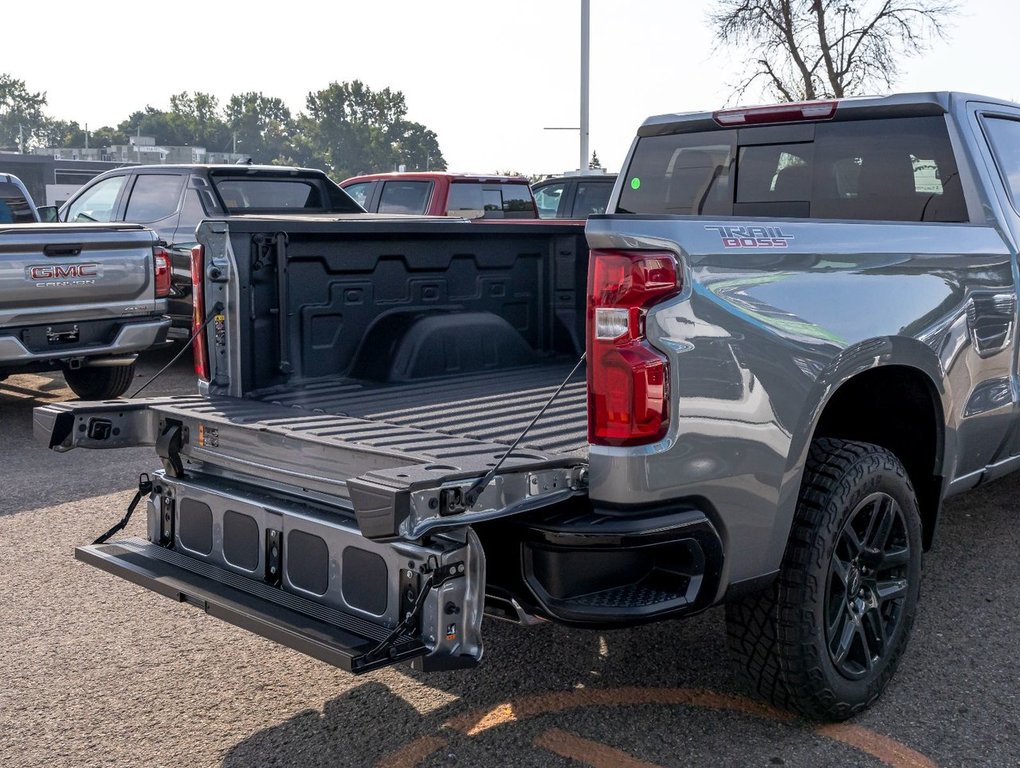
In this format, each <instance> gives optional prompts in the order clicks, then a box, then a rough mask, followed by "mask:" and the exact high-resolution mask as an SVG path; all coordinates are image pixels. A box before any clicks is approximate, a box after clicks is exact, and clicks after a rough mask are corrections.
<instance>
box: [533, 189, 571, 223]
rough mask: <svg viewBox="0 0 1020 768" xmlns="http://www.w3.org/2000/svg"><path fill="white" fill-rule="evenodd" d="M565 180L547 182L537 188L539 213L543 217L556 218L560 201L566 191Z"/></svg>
mask: <svg viewBox="0 0 1020 768" xmlns="http://www.w3.org/2000/svg"><path fill="white" fill-rule="evenodd" d="M566 189H567V185H566V183H565V182H562V181H561V182H559V183H556V184H546V185H545V186H542V187H538V188H537V189H536V190H535V202H536V203H537V204H538V215H539V217H541V218H543V219H555V218H556V212H557V211H558V210H559V208H560V201H561V200H562V199H563V193H564V192H565V191H566Z"/></svg>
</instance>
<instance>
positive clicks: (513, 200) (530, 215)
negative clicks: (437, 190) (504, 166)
mask: <svg viewBox="0 0 1020 768" xmlns="http://www.w3.org/2000/svg"><path fill="white" fill-rule="evenodd" d="M446 210H447V212H448V213H449V214H450V215H453V216H456V215H476V216H484V217H485V218H487V219H534V218H537V217H538V213H537V211H536V209H535V200H534V198H533V197H532V194H531V187H529V186H528V185H527V183H520V184H509V183H489V182H482V183H479V182H472V181H455V182H453V183H452V184H451V185H450V193H449V196H448V197H447V202H446Z"/></svg>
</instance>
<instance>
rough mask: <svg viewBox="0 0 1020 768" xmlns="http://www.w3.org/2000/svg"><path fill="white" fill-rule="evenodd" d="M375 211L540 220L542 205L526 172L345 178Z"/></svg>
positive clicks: (350, 190)
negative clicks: (505, 174) (494, 174)
mask: <svg viewBox="0 0 1020 768" xmlns="http://www.w3.org/2000/svg"><path fill="white" fill-rule="evenodd" d="M340 186H341V187H342V188H343V190H344V191H345V192H346V193H347V194H348V195H350V196H351V197H353V198H354V199H355V201H357V202H358V203H359V204H360V205H361V207H362V208H364V209H365V210H366V211H368V212H369V213H410V214H417V215H425V216H461V217H463V218H467V219H537V218H538V208H537V207H536V205H535V197H534V195H533V194H532V192H531V187H530V186H529V184H528V180H527V179H525V178H524V177H522V176H474V175H469V174H459V173H441V172H427V173H373V174H368V175H365V176H352V177H351V178H349V179H346V180H344V181H342V182H340Z"/></svg>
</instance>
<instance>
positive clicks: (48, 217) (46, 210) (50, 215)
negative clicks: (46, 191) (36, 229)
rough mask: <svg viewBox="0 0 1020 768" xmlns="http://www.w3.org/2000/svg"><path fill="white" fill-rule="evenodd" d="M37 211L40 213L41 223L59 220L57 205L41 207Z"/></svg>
mask: <svg viewBox="0 0 1020 768" xmlns="http://www.w3.org/2000/svg"><path fill="white" fill-rule="evenodd" d="M36 210H37V211H38V212H39V221H56V220H57V206H55V205H40V206H39V207H38V208H36Z"/></svg>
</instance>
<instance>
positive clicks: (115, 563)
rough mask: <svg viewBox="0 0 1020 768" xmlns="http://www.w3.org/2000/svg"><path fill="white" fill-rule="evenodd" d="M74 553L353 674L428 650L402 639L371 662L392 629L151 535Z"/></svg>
mask: <svg viewBox="0 0 1020 768" xmlns="http://www.w3.org/2000/svg"><path fill="white" fill-rule="evenodd" d="M74 554H75V557H76V558H77V559H78V560H81V561H82V562H84V563H88V564H89V565H92V566H95V567H97V568H100V569H102V570H104V571H107V572H109V573H112V574H114V575H115V576H120V577H121V578H123V579H126V580H127V581H130V582H133V583H135V584H138V585H140V586H143V587H145V588H147V589H150V590H152V591H154V592H157V593H159V594H161V595H165V596H166V597H170V598H172V599H174V600H177V601H178V602H186V603H191V604H193V605H195V606H197V607H199V608H202V609H203V610H204V611H205V612H206V613H208V614H209V615H211V616H215V617H216V618H219V619H223V620H224V621H227V622H229V623H231V624H234V625H236V626H239V627H241V628H243V629H247V630H249V631H251V632H253V633H255V634H257V635H260V636H262V637H266V638H268V639H270V640H273V641H275V642H277V643H280V644H281V645H285V646H287V647H289V648H293V649H295V650H297V651H301V652H302V653H305V654H307V655H309V656H312V657H314V658H316V659H319V660H321V661H325V662H327V663H328V664H332V665H333V666H336V667H340V668H341V669H345V670H347V671H348V672H355V673H361V672H367V671H369V670H372V669H377V668H379V667H384V666H388V665H390V664H395V663H397V662H399V661H403V660H406V659H411V658H415V657H418V656H423V655H424V654H425V653H427V651H428V649H427V648H426V647H425V646H424V645H423V644H422V643H421V641H419V640H416V639H414V638H410V637H401V638H399V639H398V640H397V641H396V643H395V644H394V650H395V652H393V653H391V654H389V655H388V656H384V657H383V658H380V659H373V660H371V661H368V660H366V658H365V656H366V654H368V653H369V652H370V651H371V650H372V649H373V648H375V647H376V646H377V645H378V643H379V642H380V641H381V640H383V639H384V638H385V637H386V636H387V635H388V634H389V632H390V630H389V629H388V628H386V627H383V626H379V625H377V624H373V623H372V622H369V621H365V620H364V619H361V618H359V617H357V616H352V615H350V614H347V613H344V612H342V611H338V610H335V609H333V608H330V607H328V606H324V605H320V604H318V603H315V602H313V601H311V600H307V599H305V598H303V597H300V596H298V595H293V594H291V593H289V592H284V591H283V590H282V589H279V588H277V587H273V586H270V585H269V584H264V583H263V582H260V581H255V580H254V579H249V578H246V577H244V576H241V575H240V574H236V573H233V572H231V571H227V570H225V569H223V568H219V567H217V566H215V565H210V564H209V563H204V562H201V561H199V560H195V559H193V558H190V557H187V556H185V555H182V554H180V553H178V552H174V551H173V550H169V549H165V548H164V547H160V546H157V545H155V544H151V543H150V542H148V541H145V540H144V539H138V538H130V539H121V540H118V541H114V542H109V543H107V544H91V545H88V546H83V547H77V548H75V550H74Z"/></svg>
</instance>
